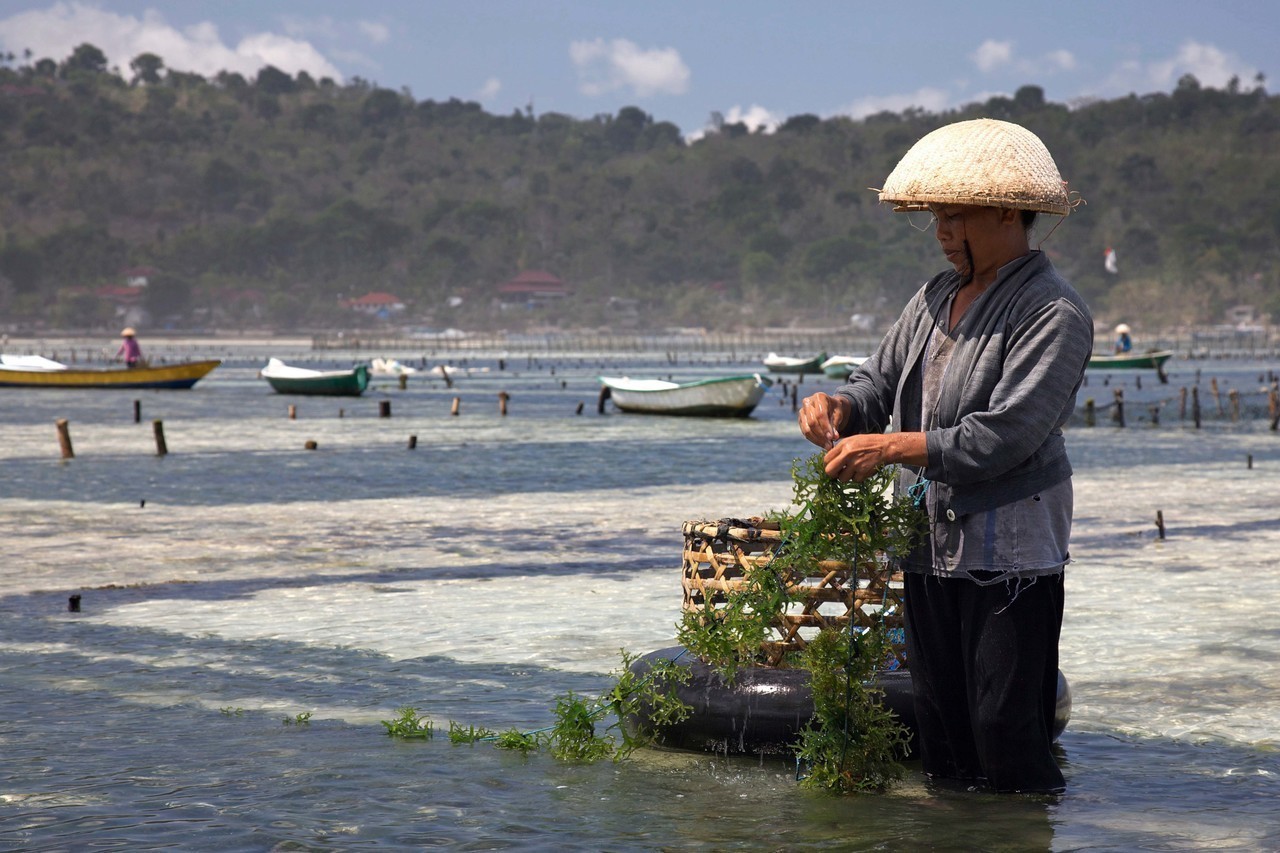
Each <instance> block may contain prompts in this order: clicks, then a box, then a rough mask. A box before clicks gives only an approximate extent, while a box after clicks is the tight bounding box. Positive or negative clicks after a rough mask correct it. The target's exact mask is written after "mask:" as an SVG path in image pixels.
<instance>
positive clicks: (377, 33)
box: [356, 21, 391, 44]
mask: <svg viewBox="0 0 1280 853" xmlns="http://www.w3.org/2000/svg"><path fill="white" fill-rule="evenodd" d="M356 26H358V27H359V28H360V32H362V33H364V34H365V36H366V37H367V38H368V39H369V41H371V42H373V43H374V44H385V43H386V42H387V41H388V40H389V39H390V38H391V28H390V27H388V26H387V25H386V24H380V23H378V22H377V21H360V22H359V23H358V24H357V25H356Z"/></svg>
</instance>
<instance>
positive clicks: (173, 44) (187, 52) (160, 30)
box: [0, 2, 342, 81]
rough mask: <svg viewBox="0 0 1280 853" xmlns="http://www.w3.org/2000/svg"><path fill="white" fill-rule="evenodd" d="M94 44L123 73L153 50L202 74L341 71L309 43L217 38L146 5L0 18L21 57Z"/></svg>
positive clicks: (58, 56) (6, 41)
mask: <svg viewBox="0 0 1280 853" xmlns="http://www.w3.org/2000/svg"><path fill="white" fill-rule="evenodd" d="M85 42H88V43H89V44H92V45H94V46H96V47H98V48H99V49H100V50H101V51H102V52H103V53H104V54H105V55H106V57H107V62H108V64H110V65H111V66H115V67H118V68H120V69H121V71H122V73H123V74H124V75H125V76H128V74H129V71H128V69H129V62H130V61H131V60H133V58H134V57H136V56H137V55H138V54H140V53H154V54H156V55H157V56H159V57H160V58H161V59H163V60H164V63H165V65H166V66H167V67H169V68H173V69H175V70H179V71H193V72H195V73H197V74H202V75H204V76H206V77H208V76H213V75H215V74H217V73H218V72H219V71H237V72H240V73H241V74H245V75H250V76H251V75H255V74H257V72H258V70H259V69H260V68H262V67H263V66H264V65H274V66H275V67H276V68H279V69H280V70H281V71H285V72H288V73H290V74H295V73H297V72H298V71H306V72H307V73H308V74H311V75H312V76H313V77H332V78H333V79H334V80H338V81H341V80H342V72H340V71H339V70H338V69H337V67H335V66H334V65H333V63H332V62H330V61H329V60H328V59H326V58H325V57H324V55H323V54H321V53H320V51H319V50H317V49H316V48H315V47H313V46H312V45H311V44H310V43H309V42H307V41H304V40H300V39H297V38H291V37H289V36H287V35H277V34H275V33H254V34H251V35H248V36H246V37H245V38H243V39H241V40H240V42H239V43H238V44H235V45H228V44H226V43H224V42H223V40H222V37H221V35H220V34H219V33H218V28H217V27H216V26H215V25H213V24H212V23H209V22H207V21H206V22H202V23H199V24H196V25H194V26H190V27H186V28H184V29H181V30H179V29H177V28H175V27H173V26H171V25H170V24H168V23H166V22H165V20H164V18H163V16H161V14H160V13H159V12H157V11H155V10H151V9H148V10H147V11H146V12H144V13H143V14H142V17H141V18H138V17H134V16H132V15H118V14H116V13H114V12H107V11H104V10H102V9H98V8H95V7H93V6H88V5H85V4H83V3H76V2H72V3H55V4H54V5H53V6H51V7H49V8H48V9H36V10H32V11H28V12H20V13H18V14H16V15H11V16H9V17H8V18H3V19H0V46H3V48H4V50H6V51H13V52H14V53H17V54H19V55H21V53H22V51H24V50H26V49H28V48H29V49H30V50H31V52H32V54H33V55H34V58H35V59H41V58H46V57H47V58H49V59H53V60H55V61H59V62H60V61H62V60H63V59H66V58H67V57H68V56H70V55H71V52H72V50H74V49H75V48H76V46H78V45H80V44H83V43H85Z"/></svg>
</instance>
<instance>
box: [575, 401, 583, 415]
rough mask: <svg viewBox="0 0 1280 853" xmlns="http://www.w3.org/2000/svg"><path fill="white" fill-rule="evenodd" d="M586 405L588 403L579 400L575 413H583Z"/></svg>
mask: <svg viewBox="0 0 1280 853" xmlns="http://www.w3.org/2000/svg"><path fill="white" fill-rule="evenodd" d="M585 405H586V403H584V402H582V401H581V400H579V401H578V408H577V411H575V412H574V414H575V415H580V414H582V408H583V406H585Z"/></svg>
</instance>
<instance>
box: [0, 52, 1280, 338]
mask: <svg viewBox="0 0 1280 853" xmlns="http://www.w3.org/2000/svg"><path fill="white" fill-rule="evenodd" d="M7 59H8V61H7V63H5V65H4V67H0V229H2V231H0V325H2V326H3V327H4V328H6V329H9V330H23V331H26V330H32V329H41V328H54V327H58V328H81V329H91V328H103V329H107V328H110V327H112V326H114V325H115V324H116V323H117V322H118V321H119V319H120V318H121V316H122V312H124V311H126V310H132V311H135V312H136V311H138V310H146V311H147V312H148V313H149V314H150V317H151V323H152V326H153V327H155V328H158V327H161V326H167V327H170V328H177V329H195V328H214V327H217V328H228V327H230V328H236V327H245V326H254V327H262V326H268V327H272V328H276V329H279V330H282V331H284V330H311V329H322V328H343V327H350V326H352V325H355V324H358V323H360V322H363V323H377V322H379V321H378V320H377V319H376V318H372V317H367V316H365V315H362V314H356V313H353V311H352V310H351V308H350V307H349V306H348V305H346V304H345V303H346V301H348V300H351V299H353V298H355V297H358V296H361V295H363V294H367V293H369V292H371V291H382V292H387V293H391V294H394V295H395V296H396V297H397V298H398V299H399V300H400V301H401V302H403V303H404V304H405V306H406V308H405V310H404V311H403V312H402V313H400V314H396V315H395V316H394V319H395V321H396V322H397V323H400V324H416V325H424V326H425V325H430V326H436V327H444V326H456V327H461V328H476V329H483V328H489V329H496V328H507V329H513V328H522V327H528V326H534V325H536V326H547V325H560V326H576V327H582V326H588V327H594V326H611V327H615V328H617V327H620V326H631V327H639V328H658V327H667V326H675V325H681V326H704V327H708V328H715V329H731V328H741V327H744V326H778V325H788V324H816V325H843V324H845V323H847V321H848V318H849V316H850V315H851V314H854V313H858V314H872V315H877V316H879V317H880V318H881V319H887V318H889V317H891V316H892V315H894V314H896V312H897V310H898V308H899V307H900V306H901V304H902V303H903V302H904V301H905V299H906V298H907V296H908V295H909V294H910V293H911V292H912V291H913V290H914V289H915V288H917V287H918V286H919V284H920V283H921V282H922V281H923V280H924V279H925V278H927V277H928V276H929V275H931V274H932V273H934V272H936V271H938V270H939V269H940V268H941V267H942V259H941V258H940V256H939V255H938V253H937V251H936V249H935V247H934V242H933V237H932V234H931V233H930V232H929V231H928V229H926V228H925V225H926V223H927V217H925V216H923V215H918V216H916V217H915V218H914V224H915V225H916V226H917V228H919V229H923V230H916V229H913V228H912V227H910V224H909V222H908V219H907V217H905V216H903V215H901V214H892V213H890V211H889V209H888V208H887V207H884V206H881V205H879V204H878V203H877V201H876V197H875V194H874V193H872V192H869V191H868V189H867V188H868V187H875V186H879V185H880V183H881V182H882V181H883V180H884V178H885V176H886V175H888V173H889V171H890V170H891V169H892V167H893V165H894V164H895V163H896V162H897V160H898V158H899V157H901V155H902V154H903V153H905V151H906V150H907V149H908V148H909V147H910V145H911V144H912V143H913V142H914V141H915V140H916V139H918V138H919V137H920V136H922V135H924V134H925V133H927V132H928V131H930V130H932V129H934V128H935V127H937V126H939V125H941V124H945V123H949V122H952V121H956V120H961V119H967V118H977V117H990V118H1000V119H1008V120H1012V121H1016V122H1018V123H1020V124H1023V125H1025V126H1027V127H1028V128H1030V129H1031V130H1033V131H1035V132H1036V133H1037V134H1039V135H1040V137H1041V138H1042V139H1043V140H1044V141H1045V143H1046V144H1047V145H1048V147H1049V149H1050V151H1052V152H1053V154H1054V157H1055V159H1056V160H1057V163H1058V166H1059V169H1060V171H1061V172H1062V174H1063V176H1064V177H1065V178H1066V179H1067V180H1068V181H1069V183H1070V187H1071V189H1073V190H1075V191H1077V192H1079V193H1080V195H1081V196H1082V197H1083V198H1084V199H1085V200H1086V202H1087V204H1085V205H1084V206H1082V207H1080V208H1078V210H1077V212H1076V213H1075V214H1073V215H1071V216H1070V217H1069V218H1068V219H1067V220H1066V221H1065V222H1064V223H1063V224H1062V225H1061V226H1060V227H1059V228H1058V229H1057V230H1056V231H1055V232H1054V233H1053V235H1052V237H1051V238H1050V239H1049V240H1048V242H1047V243H1046V244H1045V248H1046V249H1047V250H1048V251H1050V252H1051V254H1052V255H1053V257H1054V260H1055V262H1056V263H1057V264H1058V265H1059V267H1060V268H1061V269H1062V270H1063V272H1064V273H1065V274H1066V275H1067V276H1068V277H1069V278H1070V279H1071V280H1072V281H1073V282H1074V283H1075V284H1076V286H1077V287H1078V288H1079V289H1080V290H1081V292H1082V293H1083V294H1084V295H1085V296H1086V298H1088V299H1089V301H1090V303H1091V304H1092V305H1093V307H1094V310H1095V313H1097V314H1098V315H1099V317H1100V318H1102V319H1119V318H1123V319H1128V320H1130V321H1132V320H1133V319H1134V318H1139V317H1141V318H1142V319H1143V321H1144V322H1146V323H1150V324H1152V325H1159V324H1164V325H1171V324H1176V323H1193V322H1194V323H1212V322H1220V321H1221V320H1222V319H1223V318H1224V316H1225V314H1226V312H1227V311H1228V310H1229V309H1231V308H1232V307H1234V306H1237V305H1241V304H1246V305H1251V306H1253V308H1254V309H1256V311H1258V312H1270V313H1272V314H1274V315H1276V316H1280V287H1277V286H1276V285H1277V282H1278V280H1280V245H1278V239H1277V238H1278V237H1280V102H1278V101H1277V98H1275V97H1273V96H1269V95H1268V94H1267V93H1266V92H1265V90H1264V88H1263V82H1264V81H1263V80H1262V79H1261V78H1259V79H1256V80H1253V81H1246V82H1240V81H1232V83H1231V84H1230V85H1228V86H1227V87H1225V88H1224V89H1221V90H1218V89H1210V88H1204V87H1201V86H1200V85H1199V83H1198V82H1197V81H1196V80H1195V79H1194V78H1192V77H1184V78H1183V79H1182V81H1181V82H1180V83H1179V85H1178V86H1177V88H1176V89H1175V90H1174V91H1173V92H1171V93H1155V94H1148V95H1142V96H1137V95H1135V96H1130V97H1127V98H1123V99H1118V100H1110V101H1098V102H1093V103H1084V104H1073V105H1072V106H1071V107H1070V108H1068V106H1066V105H1063V104H1055V103H1049V102H1046V101H1045V99H1044V95H1043V91H1042V90H1041V89H1040V88H1039V87H1037V86H1035V85H1027V86H1024V87H1022V88H1021V89H1019V90H1018V91H1017V93H1016V94H1015V95H1014V97H1012V98H1004V97H998V98H993V99H991V100H989V101H987V102H985V103H981V104H972V105H969V106H967V107H965V108H963V109H960V110H957V111H951V112H947V113H939V114H935V113H927V112H923V111H908V112H905V113H901V114H899V113H881V114H879V115H875V116H871V117H869V118H867V119H865V120H862V121H853V120H850V119H845V118H833V119H827V120H822V119H819V118H818V117H817V116H812V115H798V116H793V117H792V118H791V119H790V120H788V121H787V122H786V123H785V124H784V125H783V126H782V127H781V128H779V129H778V131H777V132H776V133H772V134H763V133H749V132H748V131H747V128H746V127H745V126H743V125H740V124H738V125H735V124H721V125H720V126H719V128H718V131H716V132H712V133H709V134H708V135H707V136H705V137H704V138H702V139H700V140H697V141H694V142H686V141H685V140H684V139H682V138H681V136H680V132H679V130H678V129H677V128H676V126H675V125H673V124H671V123H669V122H664V121H662V120H661V119H660V118H655V117H653V116H651V115H649V114H646V113H645V112H643V111H642V110H640V109H638V108H635V107H627V108H624V109H622V110H620V111H619V112H618V113H617V114H616V115H600V116H596V117H593V118H591V119H585V120H584V119H577V118H572V117H569V116H565V115H559V114H555V113H546V114H542V115H533V114H531V113H529V112H517V113H514V114H512V115H491V114H488V113H486V112H484V111H483V110H482V109H481V107H480V106H479V105H478V104H475V103H469V102H463V101H459V100H449V101H447V102H436V101H431V100H426V101H415V100H414V99H413V98H412V97H410V96H409V95H408V94H407V93H404V92H396V91H392V90H388V89H381V88H376V87H373V86H371V85H369V84H367V83H366V82H364V81H362V80H360V79H358V78H357V79H355V80H353V81H351V82H350V83H348V84H346V85H335V84H334V83H333V82H332V81H330V80H327V79H322V80H314V79H312V78H311V77H309V76H308V75H306V74H305V73H301V74H299V75H297V76H296V77H290V76H289V75H287V74H285V73H283V72H281V71H279V70H277V69H275V68H272V67H266V68H264V69H262V71H261V72H259V73H258V75H257V76H256V78H254V79H252V80H249V79H245V78H244V77H242V76H241V75H239V74H228V73H222V74H219V75H217V76H216V77H214V78H209V79H206V78H203V77H200V76H198V75H194V74H187V73H179V72H172V71H168V70H167V69H165V67H164V60H163V58H162V57H158V56H154V55H151V54H143V55H141V56H139V57H137V58H136V59H135V60H134V61H133V62H132V63H131V68H130V69H129V71H128V72H126V73H124V74H121V73H116V72H115V71H113V70H109V69H107V67H106V59H105V57H104V56H103V54H102V52H101V51H99V50H98V49H97V48H96V47H94V46H92V45H88V44H86V45H81V46H80V47H79V48H77V49H76V50H75V51H74V52H73V54H72V55H71V56H69V57H67V58H66V59H64V60H62V61H54V60H52V59H38V60H34V61H33V60H32V59H31V58H30V57H26V58H25V59H19V58H16V57H13V56H12V55H11V56H9V57H8V58H7ZM1056 221H1057V219H1056V217H1044V218H1043V219H1042V223H1044V224H1043V226H1042V228H1041V233H1042V234H1043V233H1044V232H1046V231H1047V230H1048V227H1050V226H1051V225H1052V224H1053V223H1054V222H1056ZM1109 247H1110V248H1114V249H1115V251H1116V257H1117V260H1118V272H1116V273H1114V274H1113V273H1110V272H1108V271H1106V270H1105V269H1104V265H1103V255H1104V251H1105V250H1106V249H1107V248H1109ZM525 270H539V271H547V272H550V273H552V274H554V275H555V276H558V277H559V278H561V279H562V280H563V281H564V282H565V283H566V284H567V285H568V287H570V288H571V289H572V293H573V296H572V298H570V299H561V300H555V301H554V302H551V303H549V304H545V305H543V304H538V303H535V304H534V305H533V306H532V307H530V306H528V305H525V304H519V305H506V306H505V307H504V306H502V305H501V304H500V302H499V300H498V298H497V286H498V285H500V284H501V283H503V282H505V281H507V280H508V279H511V278H512V277H514V276H515V275H516V274H517V273H519V272H520V271H525ZM142 278H145V280H146V281H147V286H146V287H145V288H142V289H141V290H138V291H131V289H130V288H129V287H127V286H126V285H127V284H128V283H129V280H130V279H133V280H134V281H135V283H136V281H138V280H140V279H142ZM131 294H132V295H131ZM131 300H132V302H134V303H137V304H132V305H131V304H130V302H131Z"/></svg>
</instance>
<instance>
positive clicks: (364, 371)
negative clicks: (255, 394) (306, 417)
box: [258, 358, 369, 397]
mask: <svg viewBox="0 0 1280 853" xmlns="http://www.w3.org/2000/svg"><path fill="white" fill-rule="evenodd" d="M258 375H259V376H261V377H262V378H263V379H265V380H267V382H268V383H269V384H270V385H271V387H272V388H273V389H275V391H276V393H278V394H310V395H317V396H324V397H359V396H360V395H361V394H363V393H364V389H365V388H368V387H369V367H368V365H365V364H357V365H355V366H354V367H349V368H347V369H346V370H312V369H311V368H309V367H295V366H293V365H291V364H285V363H284V362H283V361H281V360H280V359H278V358H272V359H269V360H268V361H267V366H266V367H264V368H263V369H262V370H261V371H259V372H258Z"/></svg>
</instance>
